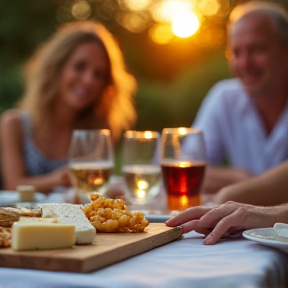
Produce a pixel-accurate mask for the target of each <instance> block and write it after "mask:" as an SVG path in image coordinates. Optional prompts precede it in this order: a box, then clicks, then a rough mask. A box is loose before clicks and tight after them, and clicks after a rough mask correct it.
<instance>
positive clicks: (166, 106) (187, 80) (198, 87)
mask: <svg viewBox="0 0 288 288" xmlns="http://www.w3.org/2000/svg"><path fill="white" fill-rule="evenodd" d="M222 54H223V53H222ZM222 54H221V53H219V51H216V52H215V53H212V54H211V55H209V56H207V58H205V59H203V61H201V63H200V65H199V64H198V65H197V66H193V67H190V68H189V69H186V70H185V71H183V72H182V73H180V74H179V75H178V76H177V77H176V78H175V79H173V81H170V82H168V83H167V82H151V81H150V82H148V81H141V80H140V81H139V91H138V93H137V95H136V105H137V111H138V122H137V129H139V130H147V129H151V130H156V131H161V130H162V129H163V128H164V127H179V126H185V127H187V126H188V127H189V126H190V125H191V124H192V122H193V119H194V117H195V115H196V113H197V110H198V108H199V106H200V104H201V102H202V100H203V98H204V97H205V95H206V94H207V92H208V90H209V89H210V88H211V87H212V85H214V84H215V83H216V82H217V81H219V80H221V79H224V78H228V77H229V71H228V69H227V64H226V60H225V59H224V57H223V56H222Z"/></svg>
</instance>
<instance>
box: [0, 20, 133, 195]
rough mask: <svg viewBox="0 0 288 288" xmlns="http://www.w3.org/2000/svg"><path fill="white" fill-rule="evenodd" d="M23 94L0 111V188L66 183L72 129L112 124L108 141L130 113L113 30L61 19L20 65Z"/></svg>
mask: <svg viewBox="0 0 288 288" xmlns="http://www.w3.org/2000/svg"><path fill="white" fill-rule="evenodd" d="M24 79H25V92H24V95H23V97H22V99H21V100H20V103H19V105H18V107H17V108H16V109H12V110H8V111H6V112H5V113H4V114H3V115H2V117H1V127H0V140H1V142H0V144H1V162H2V163H1V164H2V177H3V182H4V186H5V189H9V190H15V188H16V187H17V186H18V185H22V184H30V185H34V186H35V188H36V191H41V192H45V193H49V192H50V191H52V190H53V188H54V187H56V186H69V185H70V180H69V175H68V171H67V168H66V167H65V165H66V163H67V158H68V150H69V145H70V140H71V137H72V132H73V130H74V129H98V128H108V129H110V130H111V134H112V138H113V140H114V142H115V141H117V139H118V138H119V136H120V134H121V132H122V130H124V129H127V128H130V127H131V125H132V124H133V123H134V121H135V119H136V113H135V110H134V106H133V101H132V100H133V99H132V95H133V93H134V92H135V89H136V83H135V80H134V78H133V77H132V76H131V75H130V74H129V73H128V72H127V70H126V68H125V64H124V61H123V56H122V53H121V51H120V48H119V46H118V45H117V43H116V42H115V40H114V38H113V36H112V35H111V34H110V33H109V32H108V31H107V30H106V29H105V28H104V27H103V26H102V25H101V24H99V23H95V22H90V21H84V22H72V23H69V24H65V25H64V26H62V27H60V29H59V30H58V31H57V32H56V33H55V34H54V35H53V36H52V37H51V39H49V40H48V41H47V42H46V43H44V44H43V45H41V46H40V48H39V49H38V50H37V51H36V53H35V54H34V55H33V56H32V58H31V59H30V60H29V61H28V63H27V65H26V66H25V69H24Z"/></svg>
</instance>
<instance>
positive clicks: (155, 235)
mask: <svg viewBox="0 0 288 288" xmlns="http://www.w3.org/2000/svg"><path fill="white" fill-rule="evenodd" d="M181 234H182V233H181V229H180V227H176V228H169V227H167V226H166V225H165V224H163V223H150V224H149V226H148V227H147V228H146V231H145V232H142V233H97V235H96V237H95V239H94V242H93V244H91V245H75V246H73V247H72V248H67V249H54V250H33V251H13V250H12V249H11V248H0V267H13V268H28V269H38V270H48V271H70V272H90V271H94V270H97V269H100V268H103V267H105V266H108V265H111V264H114V263H116V262H119V261H122V260H124V259H127V258H130V257H132V256H135V255H138V254H140V253H143V252H145V251H148V250H151V249H153V248H156V247H159V246H161V245H164V244H166V243H169V242H171V241H173V240H175V239H177V238H179V237H180V236H181Z"/></svg>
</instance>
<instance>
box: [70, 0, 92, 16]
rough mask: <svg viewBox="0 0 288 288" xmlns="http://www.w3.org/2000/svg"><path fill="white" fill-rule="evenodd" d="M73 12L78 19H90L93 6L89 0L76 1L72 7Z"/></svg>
mask: <svg viewBox="0 0 288 288" xmlns="http://www.w3.org/2000/svg"><path fill="white" fill-rule="evenodd" d="M71 14H72V16H73V17H74V18H75V19H77V20H85V19H88V18H89V16H90V14H91V7H90V4H89V3H88V2H87V1H84V0H79V1H75V2H74V3H73V4H72V7H71Z"/></svg>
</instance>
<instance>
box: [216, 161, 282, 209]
mask: <svg viewBox="0 0 288 288" xmlns="http://www.w3.org/2000/svg"><path fill="white" fill-rule="evenodd" d="M229 200H232V201H236V202H241V203H249V204H252V205H263V206H270V205H279V204H282V203H288V161H285V162H283V163H282V164H280V165H278V166H277V167H275V168H273V169H270V170H269V171H267V172H265V173H263V174H261V175H260V176H257V177H253V178H251V179H248V180H246V181H243V182H240V183H236V184H234V185H230V186H227V187H224V188H223V189H221V190H220V191H219V192H218V193H217V194H216V198H215V201H216V202H217V203H220V204H221V203H225V202H227V201H229Z"/></svg>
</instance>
